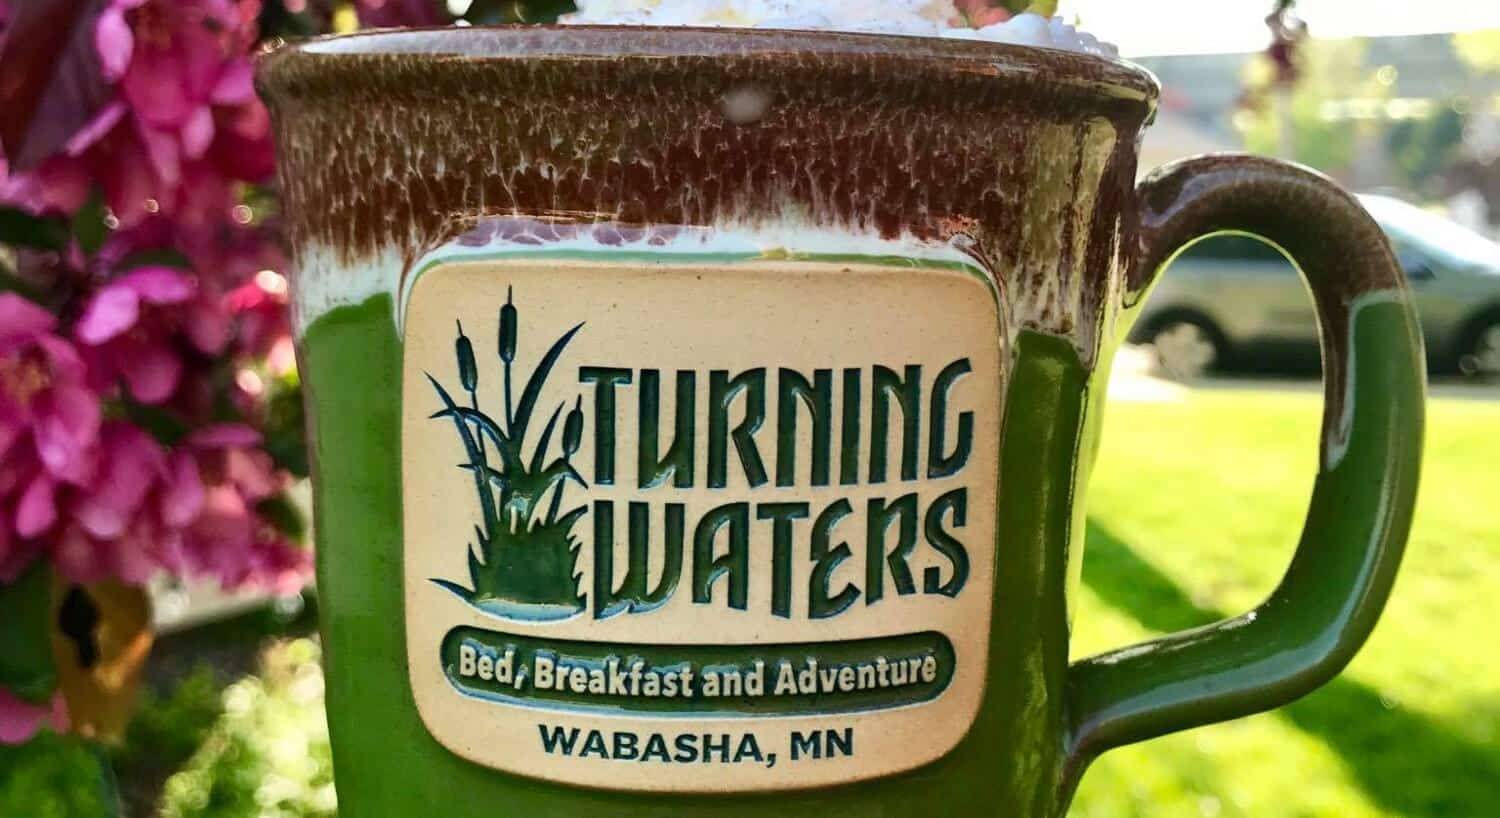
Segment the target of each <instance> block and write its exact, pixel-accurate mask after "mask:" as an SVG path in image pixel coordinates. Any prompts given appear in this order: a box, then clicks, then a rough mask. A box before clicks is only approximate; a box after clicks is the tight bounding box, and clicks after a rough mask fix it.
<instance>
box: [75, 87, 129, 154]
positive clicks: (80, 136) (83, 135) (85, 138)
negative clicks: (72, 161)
mask: <svg viewBox="0 0 1500 818" xmlns="http://www.w3.org/2000/svg"><path fill="white" fill-rule="evenodd" d="M125 113H126V108H125V103H123V102H121V101H119V100H115V101H114V102H111V103H110V104H108V105H106V106H104V107H103V108H101V109H99V113H97V114H95V115H94V118H93V119H91V120H89V121H88V124H86V125H84V126H83V127H82V128H79V129H78V131H77V132H76V133H74V134H73V135H72V136H70V137H68V141H67V142H66V143H64V144H63V152H64V153H66V154H67V155H68V156H78V155H80V154H82V153H83V152H84V151H86V150H88V149H89V147H90V146H92V145H93V144H94V143H95V142H98V141H99V140H100V139H102V138H104V135H105V134H107V133H109V132H110V130H111V129H112V128H114V127H115V126H116V125H118V124H120V120H121V119H123V118H124V116H125Z"/></svg>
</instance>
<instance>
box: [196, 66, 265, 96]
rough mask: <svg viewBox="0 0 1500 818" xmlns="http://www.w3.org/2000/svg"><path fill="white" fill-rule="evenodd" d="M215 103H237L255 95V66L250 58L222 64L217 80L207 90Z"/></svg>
mask: <svg viewBox="0 0 1500 818" xmlns="http://www.w3.org/2000/svg"><path fill="white" fill-rule="evenodd" d="M208 96H209V99H211V100H212V101H213V103H214V104H215V105H239V104H240V103H242V102H248V101H250V100H251V99H253V98H254V97H255V66H254V64H253V63H251V62H250V60H235V61H234V62H232V63H229V64H228V65H226V66H224V70H223V72H222V73H220V74H219V81H218V82H216V83H214V89H213V90H212V91H210V92H209V95H208Z"/></svg>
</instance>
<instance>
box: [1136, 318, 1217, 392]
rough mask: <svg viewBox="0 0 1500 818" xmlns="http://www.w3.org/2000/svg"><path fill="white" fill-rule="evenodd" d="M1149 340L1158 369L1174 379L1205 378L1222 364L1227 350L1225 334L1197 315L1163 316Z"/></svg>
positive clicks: (1149, 335) (1162, 373) (1190, 379)
mask: <svg viewBox="0 0 1500 818" xmlns="http://www.w3.org/2000/svg"><path fill="white" fill-rule="evenodd" d="M1147 342H1148V343H1149V344H1150V346H1151V349H1152V356H1153V358H1154V362H1155V364H1156V370H1157V372H1158V373H1160V374H1161V375H1163V376H1165V377H1167V378H1171V379H1172V380H1175V381H1193V380H1197V379H1199V378H1201V377H1203V376H1204V375H1206V374H1208V373H1209V372H1211V371H1213V370H1214V369H1216V368H1217V367H1219V366H1220V365H1222V364H1223V363H1224V359H1225V358H1226V357H1227V353H1228V344H1227V343H1226V342H1225V341H1224V335H1223V333H1221V332H1219V330H1218V329H1217V328H1216V327H1214V326H1213V324H1211V323H1209V322H1208V321H1207V320H1206V319H1203V318H1200V317H1198V316H1196V315H1174V316H1165V317H1163V319H1162V320H1160V321H1158V322H1157V323H1156V325H1155V326H1153V327H1152V328H1151V332H1150V333H1149V334H1148V336H1147Z"/></svg>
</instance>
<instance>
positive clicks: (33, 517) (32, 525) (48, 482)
mask: <svg viewBox="0 0 1500 818" xmlns="http://www.w3.org/2000/svg"><path fill="white" fill-rule="evenodd" d="M54 488H55V484H54V483H53V482H52V478H51V477H48V476H47V475H46V474H38V475H37V476H36V477H35V478H33V479H32V481H31V484H30V485H28V486H27V487H26V491H25V492H23V493H22V494H21V501H20V502H19V503H17V504H16V533H17V534H20V535H21V536H22V537H25V538H27V539H30V538H32V537H36V536H37V535H39V534H41V533H42V532H44V531H46V530H47V529H49V528H51V527H52V524H53V523H55V522H57V503H56V499H55V493H54V491H53V489H54Z"/></svg>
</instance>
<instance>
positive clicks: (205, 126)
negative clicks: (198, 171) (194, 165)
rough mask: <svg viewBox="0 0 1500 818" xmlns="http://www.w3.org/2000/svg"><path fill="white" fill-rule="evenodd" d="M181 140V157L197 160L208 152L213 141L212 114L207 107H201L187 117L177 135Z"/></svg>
mask: <svg viewBox="0 0 1500 818" xmlns="http://www.w3.org/2000/svg"><path fill="white" fill-rule="evenodd" d="M179 135H180V136H181V138H182V155H183V156H186V157H187V158H189V159H197V158H198V157H200V156H202V155H203V154H204V152H205V151H207V150H208V146H209V144H210V143H212V142H213V141H214V112H213V111H212V110H210V109H209V107H208V106H207V105H204V106H201V107H200V108H198V109H197V110H195V111H193V113H192V114H190V115H189V116H188V119H187V122H184V123H183V125H182V131H181V132H180V133H179Z"/></svg>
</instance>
